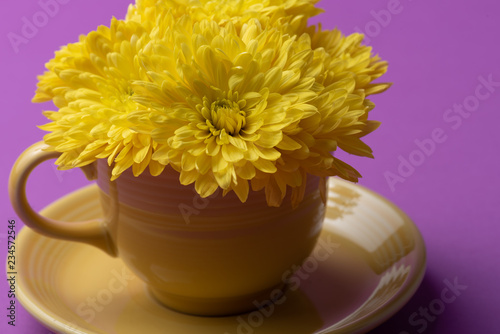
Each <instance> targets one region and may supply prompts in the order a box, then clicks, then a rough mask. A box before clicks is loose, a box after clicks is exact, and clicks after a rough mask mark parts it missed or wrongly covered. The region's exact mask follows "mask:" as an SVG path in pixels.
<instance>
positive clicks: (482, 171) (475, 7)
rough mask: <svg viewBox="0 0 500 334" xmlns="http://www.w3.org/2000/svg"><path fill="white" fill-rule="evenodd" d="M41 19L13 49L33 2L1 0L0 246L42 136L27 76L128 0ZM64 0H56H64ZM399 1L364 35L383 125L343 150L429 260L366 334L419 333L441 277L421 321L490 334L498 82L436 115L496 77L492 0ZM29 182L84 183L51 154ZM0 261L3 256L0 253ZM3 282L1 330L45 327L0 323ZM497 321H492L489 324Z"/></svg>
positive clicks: (497, 270)
mask: <svg viewBox="0 0 500 334" xmlns="http://www.w3.org/2000/svg"><path fill="white" fill-rule="evenodd" d="M65 1H67V3H66V4H64V5H60V8H59V12H58V13H57V14H56V15H55V16H54V17H53V18H50V19H49V21H48V23H47V25H46V26H44V27H42V28H40V29H39V32H38V34H37V35H36V36H34V37H33V38H32V39H31V40H29V43H28V44H22V45H20V47H19V52H18V53H15V52H14V50H13V48H12V47H11V45H10V43H9V40H8V38H7V34H8V33H9V32H15V33H18V34H20V30H21V26H22V24H23V23H22V18H23V16H26V17H32V15H33V14H35V13H36V12H37V11H39V10H40V6H39V4H38V1H35V0H29V1H27V0H23V1H19V0H17V1H9V2H8V3H7V5H5V4H4V7H3V10H2V18H1V20H0V25H1V29H0V38H1V40H0V51H1V65H2V67H1V70H0V71H1V80H0V85H1V89H0V94H1V98H2V101H3V104H2V122H0V124H1V127H2V131H1V136H2V137H1V138H2V141H1V143H2V152H3V156H2V159H1V175H2V177H1V182H2V183H1V189H2V191H1V201H0V204H1V208H2V210H1V216H0V241H1V244H0V252H1V253H2V254H4V252H5V248H7V247H6V233H7V220H8V219H16V220H17V224H18V230H19V227H20V226H21V224H22V223H21V221H19V220H18V218H17V216H16V214H15V212H14V210H13V209H12V207H11V205H10V202H9V200H8V197H7V179H8V174H9V171H10V168H11V166H12V164H13V163H14V161H15V159H16V157H17V156H18V155H19V154H20V153H21V152H22V151H23V149H25V148H26V147H27V146H29V145H30V144H32V143H34V142H36V141H39V140H41V138H42V136H43V132H42V131H41V130H38V129H37V128H36V125H41V124H44V123H45V119H44V117H43V116H42V115H41V111H42V109H44V108H45V109H51V106H50V104H46V105H35V104H32V103H31V102H30V99H31V97H32V96H33V93H34V90H35V84H36V75H38V74H41V73H42V71H43V64H44V63H45V62H46V61H48V60H49V59H50V58H51V57H52V56H53V52H54V50H56V49H57V48H58V47H59V46H61V45H63V44H66V43H69V42H73V41H75V40H77V36H78V34H80V33H87V32H89V31H90V30H93V29H95V28H96V27H97V26H98V25H99V24H109V21H110V18H111V16H113V15H114V16H116V17H118V18H123V17H124V14H125V12H126V8H127V5H128V3H129V1H130V0H107V1H102V0H101V1H99V0H86V1H83V0H72V1H68V0H65ZM61 2H64V1H62V0H61ZM390 3H392V1H389V0H359V1H332V0H323V1H322V2H320V4H319V6H320V7H322V8H325V9H326V10H327V13H326V14H323V15H322V16H321V17H320V18H319V20H321V21H322V22H323V26H324V27H325V28H333V27H334V26H338V27H339V28H340V29H341V30H342V31H343V32H344V33H351V32H354V31H355V27H360V28H361V29H362V30H364V29H365V26H366V24H367V23H368V24H369V27H371V28H372V29H373V28H374V25H373V23H371V24H370V23H369V22H370V21H374V17H373V14H372V13H371V11H376V12H378V11H380V10H382V9H386V8H387V6H388V4H390ZM400 6H401V8H402V11H401V12H400V13H399V14H397V15H393V16H392V18H391V21H390V22H389V23H388V24H386V26H385V27H381V26H380V25H379V27H381V28H380V30H379V31H375V30H373V31H371V34H372V35H373V37H371V41H370V44H371V45H373V47H374V50H375V52H377V53H379V54H380V55H381V57H382V58H383V59H386V60H388V61H389V62H390V67H389V72H388V74H387V75H386V76H385V77H384V79H385V81H392V82H394V86H393V87H392V88H391V89H390V90H389V91H388V92H387V93H385V94H383V95H381V96H375V97H374V98H373V100H374V101H375V102H376V104H377V107H376V109H375V110H374V111H373V112H372V118H373V119H377V120H380V121H382V124H383V125H382V127H381V128H380V129H379V130H377V131H376V132H375V133H373V134H372V135H370V136H369V137H368V138H367V142H368V143H369V144H370V145H371V146H372V148H373V149H374V152H375V157H376V158H375V159H374V160H371V159H366V158H362V159H360V158H356V157H347V158H348V159H347V161H348V162H350V163H352V164H354V165H355V166H356V167H358V168H359V170H360V172H361V173H362V174H363V176H364V178H363V179H362V181H361V184H363V185H365V186H367V187H369V188H371V189H373V190H375V191H377V192H379V193H381V194H383V195H384V196H386V197H388V198H389V199H390V200H392V201H393V202H395V203H396V204H397V205H399V206H400V207H401V208H402V209H403V210H404V211H405V212H407V213H408V214H409V215H410V217H412V219H413V220H414V221H415V223H416V224H417V225H418V227H419V228H420V230H421V232H422V234H423V236H424V239H425V241H426V244H427V250H428V269H427V274H426V276H425V279H424V282H423V284H422V286H421V288H420V289H419V290H418V292H417V294H416V295H415V297H414V298H412V300H411V301H410V302H409V304H408V305H407V306H406V307H404V308H403V309H402V310H401V311H400V312H398V313H397V314H396V315H395V316H394V317H393V318H392V319H390V320H389V321H388V322H386V323H385V324H384V325H382V326H381V327H379V328H378V329H376V330H374V331H373V332H372V333H398V334H400V333H418V331H417V329H421V328H420V326H417V327H415V326H412V325H411V324H410V323H409V321H408V318H409V317H410V315H411V314H412V313H413V312H418V310H419V308H420V307H428V305H429V303H430V302H431V301H432V300H434V299H436V298H439V297H440V293H441V290H442V289H443V288H444V287H445V285H444V283H443V280H445V279H448V280H451V281H453V279H454V278H455V277H457V278H458V282H459V283H460V284H463V285H467V287H468V288H467V289H466V290H465V291H464V292H463V293H462V295H461V296H459V297H458V298H457V300H456V301H455V302H454V303H452V304H448V305H446V309H445V311H444V312H443V313H442V314H441V315H439V316H438V317H437V318H436V319H435V320H434V321H433V322H429V323H428V327H427V328H426V329H425V330H423V331H422V332H425V333H493V332H497V331H498V315H497V311H498V303H499V302H500V289H498V279H499V277H500V266H499V262H498V259H499V257H500V248H499V247H498V237H499V236H500V224H499V223H500V209H499V207H500V192H499V191H498V187H499V186H500V176H499V175H500V174H499V167H500V163H499V161H500V160H499V158H498V156H497V154H498V148H499V144H500V141H499V136H498V134H497V133H498V123H499V121H500V117H499V112H500V110H499V108H498V106H499V104H500V87H498V88H496V91H495V92H494V93H492V94H491V96H490V97H489V98H488V99H487V100H485V101H481V102H480V106H479V108H478V109H477V110H476V111H474V112H472V114H471V115H470V117H469V118H467V119H464V120H463V122H462V124H461V126H460V127H458V128H457V129H456V130H454V129H452V127H451V126H450V125H451V123H446V122H445V121H444V119H443V115H444V113H445V110H446V109H448V108H451V107H453V105H454V104H455V103H462V102H463V101H464V99H465V98H466V97H467V96H469V95H473V94H474V91H475V88H476V86H477V85H478V84H479V82H478V79H477V78H478V77H479V76H483V77H487V76H488V75H490V74H491V75H492V76H493V80H494V81H499V82H500V66H499V59H500V48H499V47H498V42H499V33H500V5H499V4H498V3H497V2H496V1H494V0H476V1H471V0H469V1H467V0H439V1H430V0H413V1H412V0H401V4H400ZM435 128H441V129H442V130H443V132H444V134H445V135H446V141H445V142H444V143H440V144H437V147H436V150H435V152H434V153H433V154H432V155H430V156H429V157H427V158H426V159H425V161H424V162H423V163H422V165H421V166H419V167H417V168H416V169H415V171H414V172H413V173H412V175H410V176H408V177H407V178H406V181H405V182H404V183H397V184H396V185H395V189H394V191H392V190H391V188H390V187H389V185H388V183H387V181H386V179H385V176H384V173H385V172H386V171H390V172H393V173H397V168H398V165H399V160H398V156H400V155H402V156H403V157H406V158H408V156H409V155H410V154H411V153H412V152H413V151H414V150H415V149H416V148H417V147H416V146H415V144H414V141H415V140H416V139H418V140H423V139H424V138H429V137H430V136H431V132H432V131H433V129H435ZM30 182H31V183H30V184H29V189H28V191H29V194H30V200H31V203H32V204H33V206H34V207H35V208H36V209H41V208H43V207H44V206H45V205H47V204H49V203H50V202H52V201H53V200H55V199H57V198H58V197H60V196H62V195H64V194H66V193H68V192H69V191H71V190H75V189H77V188H79V187H81V186H83V185H85V184H86V181H85V179H84V177H83V174H82V173H81V172H80V171H70V172H64V173H62V172H58V171H56V170H55V169H54V168H53V167H51V166H50V164H45V165H43V166H41V167H39V168H38V169H37V170H36V172H35V173H34V175H33V176H32V177H31V181H30ZM1 265H2V268H4V267H5V266H4V257H3V256H2V264H1ZM7 290H8V289H7V285H6V282H5V280H4V279H2V280H0V310H4V311H0V332H2V333H16V334H17V333H19V334H21V333H22V334H28V333H29V334H31V333H48V330H46V329H44V328H43V327H41V326H40V325H38V324H37V322H36V321H35V320H34V319H33V318H32V317H31V316H30V315H29V314H27V313H26V312H24V311H22V310H20V309H19V303H17V305H18V313H17V326H16V327H15V328H12V327H10V326H7V325H6V322H7V318H6V316H5V314H6V311H5V308H6V307H7V305H8V304H7V303H8V301H7ZM495 323H497V325H496V326H495Z"/></svg>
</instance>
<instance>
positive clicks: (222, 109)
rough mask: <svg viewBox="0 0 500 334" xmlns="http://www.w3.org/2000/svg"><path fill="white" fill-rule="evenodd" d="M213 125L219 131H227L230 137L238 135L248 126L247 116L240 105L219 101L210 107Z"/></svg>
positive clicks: (223, 100) (224, 100)
mask: <svg viewBox="0 0 500 334" xmlns="http://www.w3.org/2000/svg"><path fill="white" fill-rule="evenodd" d="M210 114H211V117H212V124H213V126H214V127H215V128H216V129H217V130H222V129H224V130H226V133H228V134H230V135H233V136H234V135H237V134H238V133H239V132H240V130H241V129H242V128H243V127H244V126H245V125H246V118H245V116H246V114H245V112H244V111H242V110H240V107H239V106H238V103H236V102H233V101H229V100H226V99H222V100H217V101H215V102H213V103H212V105H211V107H210Z"/></svg>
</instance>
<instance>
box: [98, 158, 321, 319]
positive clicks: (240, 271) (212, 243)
mask: <svg viewBox="0 0 500 334" xmlns="http://www.w3.org/2000/svg"><path fill="white" fill-rule="evenodd" d="M97 171H98V173H97V176H98V178H97V183H98V185H99V188H100V196H101V201H102V205H103V211H104V213H105V216H106V217H107V219H106V220H107V224H108V225H107V227H106V228H107V230H108V233H109V234H110V237H111V240H112V241H113V244H114V245H115V247H116V251H117V254H118V256H119V257H120V258H121V259H122V260H123V261H124V262H125V263H126V265H127V266H128V267H129V268H130V269H131V270H132V271H133V272H134V273H135V274H136V275H137V276H138V277H139V278H140V279H142V280H143V281H144V282H145V283H146V284H147V286H148V288H149V290H150V291H151V293H152V295H153V296H154V297H155V298H156V299H158V300H159V301H160V302H162V303H163V304H165V305H166V306H169V307H171V308H173V309H176V310H178V311H181V312H185V313H190V314H197V315H227V314H232V313H240V312H244V311H247V310H250V309H253V308H256V302H257V301H262V300H269V299H272V298H273V297H272V296H273V295H274V296H277V295H278V294H277V291H278V290H276V289H280V288H281V287H282V286H283V285H284V283H285V281H286V278H287V275H289V274H290V273H291V270H292V267H293V266H294V265H295V266H297V265H300V264H301V263H302V261H303V260H304V259H305V258H307V256H308V255H309V253H310V252H311V251H312V249H313V247H314V245H315V243H316V241H317V238H318V236H319V233H320V231H321V226H322V222H323V218H324V215H325V205H324V204H323V201H322V199H321V196H320V191H319V182H320V179H319V178H318V177H313V176H310V175H309V176H308V178H307V186H306V192H305V197H304V200H303V201H302V202H301V203H300V204H299V206H298V207H296V208H292V206H291V201H290V199H289V198H285V200H284V201H283V204H282V205H281V207H279V208H275V207H269V206H267V203H266V198H265V194H264V192H263V191H259V192H250V194H249V196H248V200H247V201H246V202H245V203H241V202H240V201H239V199H238V198H237V197H236V195H235V194H234V193H228V194H227V195H226V196H222V191H219V192H216V193H215V194H214V195H212V196H211V197H209V198H205V199H203V198H201V197H200V196H199V195H198V194H197V193H196V191H195V190H194V187H193V186H183V185H181V184H180V183H179V180H178V179H179V174H178V173H177V172H176V171H174V170H173V169H171V168H170V167H167V168H166V169H165V171H164V172H163V173H162V174H161V175H159V176H155V177H153V176H151V175H150V174H149V173H148V172H145V173H143V174H141V175H140V176H139V177H134V176H133V174H132V172H131V171H126V172H125V173H123V174H122V175H121V176H120V177H119V178H118V179H117V180H115V181H112V182H111V181H110V177H109V172H110V170H109V167H108V165H107V164H106V162H105V161H98V162H97ZM289 193H290V192H289ZM288 196H289V195H288ZM288 196H287V197H288Z"/></svg>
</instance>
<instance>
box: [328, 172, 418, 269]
mask: <svg viewBox="0 0 500 334" xmlns="http://www.w3.org/2000/svg"><path fill="white" fill-rule="evenodd" d="M360 189H362V188H358V190H357V189H356V188H354V187H352V186H346V185H343V184H338V183H337V182H336V181H335V180H333V179H331V180H330V188H329V194H328V211H327V216H326V218H325V225H326V226H327V228H328V229H329V230H330V231H332V232H334V233H335V234H337V235H338V236H339V237H341V238H342V239H345V240H349V241H350V243H351V244H354V245H355V246H356V247H359V248H361V249H362V251H364V252H366V253H369V254H370V256H369V257H367V258H370V259H371V261H370V265H371V266H372V268H373V270H374V271H375V272H376V273H383V272H384V271H385V270H387V269H388V268H390V267H391V266H392V265H393V264H394V263H396V262H397V261H398V260H399V259H401V258H402V257H404V256H406V255H407V254H408V253H410V252H411V251H412V250H413V249H414V248H415V241H414V238H413V231H412V229H411V228H410V227H409V226H408V224H406V222H405V216H404V215H401V213H400V212H398V211H396V210H388V205H387V203H386V202H385V201H384V200H383V199H380V198H376V197H374V196H373V195H371V194H370V193H369V192H367V191H361V190H360ZM357 208H362V209H361V210H359V209H357Z"/></svg>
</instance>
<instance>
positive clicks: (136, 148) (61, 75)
mask: <svg viewBox="0 0 500 334" xmlns="http://www.w3.org/2000/svg"><path fill="white" fill-rule="evenodd" d="M317 2H318V1H317V0H264V1H257V0H221V1H214V0H161V1H156V0H137V2H136V4H135V5H131V6H130V7H129V10H128V13H127V16H126V18H125V20H118V19H115V18H113V20H112V21H111V24H110V26H109V27H107V26H100V27H98V28H97V30H95V31H92V32H90V33H89V34H87V35H85V36H80V39H79V41H78V42H76V43H72V44H68V45H67V46H64V47H62V49H61V50H59V51H57V52H56V54H55V57H54V58H53V59H52V60H50V61H49V62H48V63H47V65H46V67H47V69H48V71H47V72H45V73H44V74H43V75H41V76H40V77H39V83H38V89H37V91H36V95H35V97H34V98H33V101H34V102H46V101H50V100H52V101H53V103H54V104H55V106H56V107H57V109H58V110H56V111H45V112H44V115H45V116H46V117H47V118H48V119H49V120H50V123H48V124H45V125H43V126H41V129H43V130H46V131H48V132H49V133H48V134H46V135H45V137H44V141H45V143H46V144H47V145H49V147H50V149H51V150H54V151H57V152H60V153H62V154H61V155H60V157H59V158H58V160H57V161H56V164H57V165H58V166H59V169H70V168H74V167H83V166H86V165H88V164H91V163H93V162H94V161H96V160H97V159H107V162H108V164H109V166H112V174H111V180H115V179H117V178H118V177H120V175H121V174H122V173H123V172H124V171H126V170H128V169H131V170H132V172H133V174H134V175H135V176H139V175H140V174H142V173H143V172H144V171H145V169H146V168H149V172H150V173H151V174H152V175H153V176H157V175H160V174H161V173H162V171H163V170H164V168H165V167H166V166H168V165H169V166H171V167H172V168H173V169H174V170H176V171H177V172H178V173H179V180H180V182H181V183H182V184H183V185H189V184H192V183H194V185H195V189H196V191H197V193H198V194H199V195H200V196H201V197H207V196H210V195H211V194H213V193H214V192H215V191H216V190H217V189H222V190H223V192H224V194H226V193H228V192H230V191H234V192H235V194H236V195H237V196H238V198H239V200H240V201H241V202H245V201H246V200H247V197H248V194H249V192H250V191H251V190H252V191H258V190H262V189H265V195H266V200H267V204H268V205H269V206H280V205H281V203H282V201H283V199H284V197H285V195H286V192H287V188H288V187H290V188H289V189H288V191H291V192H292V194H291V198H292V201H293V203H294V204H295V205H296V204H297V203H299V202H300V201H301V200H302V196H303V194H304V187H305V184H306V178H307V175H316V176H319V177H321V178H326V177H328V176H335V175H338V176H339V177H341V178H344V179H346V180H350V181H357V180H358V178H359V177H360V174H359V173H358V172H357V171H356V170H355V169H354V168H353V167H351V166H349V165H348V164H346V163H345V162H343V161H341V160H339V159H338V158H336V157H334V156H333V152H334V151H336V150H337V148H340V149H342V150H344V151H345V152H348V153H350V154H355V155H359V156H366V157H372V150H371V149H370V147H368V146H367V145H366V144H365V143H363V142H362V141H361V138H362V137H363V136H365V135H367V134H368V133H370V132H372V131H374V130H375V129H376V128H377V127H378V126H379V123H378V122H376V121H372V120H368V113H369V112H370V111H371V110H372V109H373V108H374V104H373V103H372V102H371V101H370V100H368V99H367V97H368V96H369V95H372V94H377V93H380V92H383V91H385V90H386V89H387V88H388V87H389V86H390V85H389V84H387V83H373V81H374V80H375V79H377V78H378V77H380V76H381V75H382V74H384V73H385V71H386V69H387V63H386V62H384V61H381V59H380V58H379V57H378V56H375V55H373V54H372V50H371V48H370V47H368V46H365V45H363V44H362V41H363V36H362V35H360V34H352V35H349V36H344V35H342V34H341V32H340V31H338V30H336V29H335V30H324V29H322V28H321V25H319V26H310V25H308V19H309V18H310V17H312V16H314V15H317V14H318V13H320V12H321V10H320V9H318V8H316V7H315V4H316V3H317Z"/></svg>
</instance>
